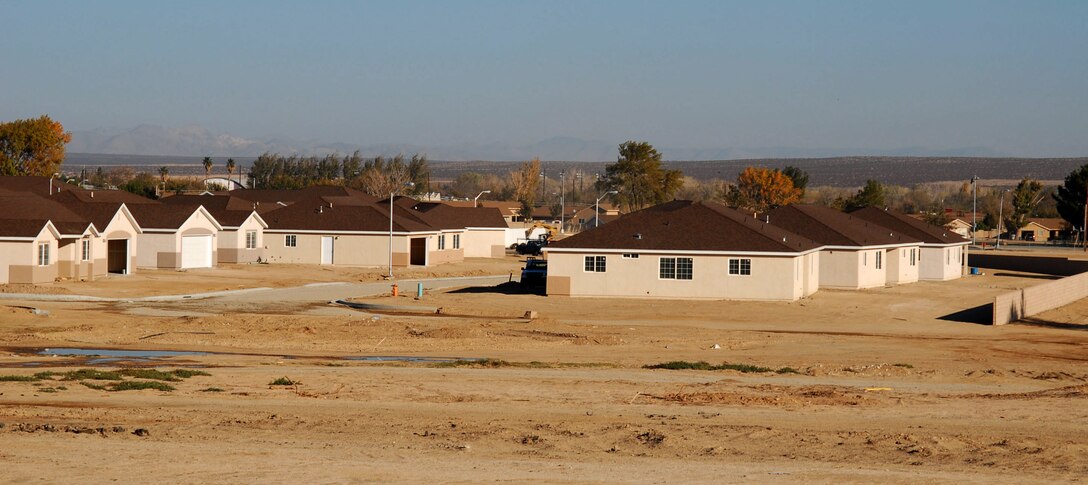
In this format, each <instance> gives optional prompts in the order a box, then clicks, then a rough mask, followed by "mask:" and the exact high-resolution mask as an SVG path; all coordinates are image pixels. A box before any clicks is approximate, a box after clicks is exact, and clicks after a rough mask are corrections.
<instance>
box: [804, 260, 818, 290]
mask: <svg viewBox="0 0 1088 485" xmlns="http://www.w3.org/2000/svg"><path fill="white" fill-rule="evenodd" d="M801 264H802V278H803V281H804V288H803V296H810V295H812V294H813V293H816V290H819V289H820V253H819V252H812V253H808V254H806V255H804V256H801Z"/></svg>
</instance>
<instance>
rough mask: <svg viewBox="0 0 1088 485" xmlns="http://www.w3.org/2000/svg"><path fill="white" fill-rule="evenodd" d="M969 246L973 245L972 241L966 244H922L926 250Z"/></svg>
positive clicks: (965, 242)
mask: <svg viewBox="0 0 1088 485" xmlns="http://www.w3.org/2000/svg"><path fill="white" fill-rule="evenodd" d="M968 244H971V241H964V242H958V243H946V244H938V243H922V244H921V246H922V247H924V248H951V247H954V246H966V245H968Z"/></svg>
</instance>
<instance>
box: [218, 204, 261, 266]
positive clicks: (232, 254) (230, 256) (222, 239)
mask: <svg viewBox="0 0 1088 485" xmlns="http://www.w3.org/2000/svg"><path fill="white" fill-rule="evenodd" d="M249 231H256V232H257V247H256V248H254V249H246V233H247V232H249ZM216 244H217V248H216V250H217V252H218V253H219V255H218V257H219V261H221V262H223V263H253V262H256V261H257V258H260V257H262V255H263V254H264V250H263V249H261V248H263V247H264V228H263V227H262V226H261V223H260V222H259V221H258V220H257V218H256V217H254V216H252V215H250V217H249V218H248V219H246V221H245V222H243V223H242V225H241V226H238V228H237V229H230V230H222V231H219V234H218V236H217V240H216Z"/></svg>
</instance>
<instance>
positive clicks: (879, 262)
mask: <svg viewBox="0 0 1088 485" xmlns="http://www.w3.org/2000/svg"><path fill="white" fill-rule="evenodd" d="M874 261H876V269H881V268H882V266H884V251H875V256H874Z"/></svg>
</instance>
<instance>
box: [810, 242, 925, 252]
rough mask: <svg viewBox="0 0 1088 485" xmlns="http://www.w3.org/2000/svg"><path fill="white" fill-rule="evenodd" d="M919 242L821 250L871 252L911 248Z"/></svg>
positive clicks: (832, 247) (824, 247)
mask: <svg viewBox="0 0 1088 485" xmlns="http://www.w3.org/2000/svg"><path fill="white" fill-rule="evenodd" d="M921 244H922V243H921V242H914V243H903V244H881V245H876V246H834V245H828V246H823V247H822V248H821V249H827V250H833V251H873V250H877V249H895V248H909V247H913V246H920V245H921Z"/></svg>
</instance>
